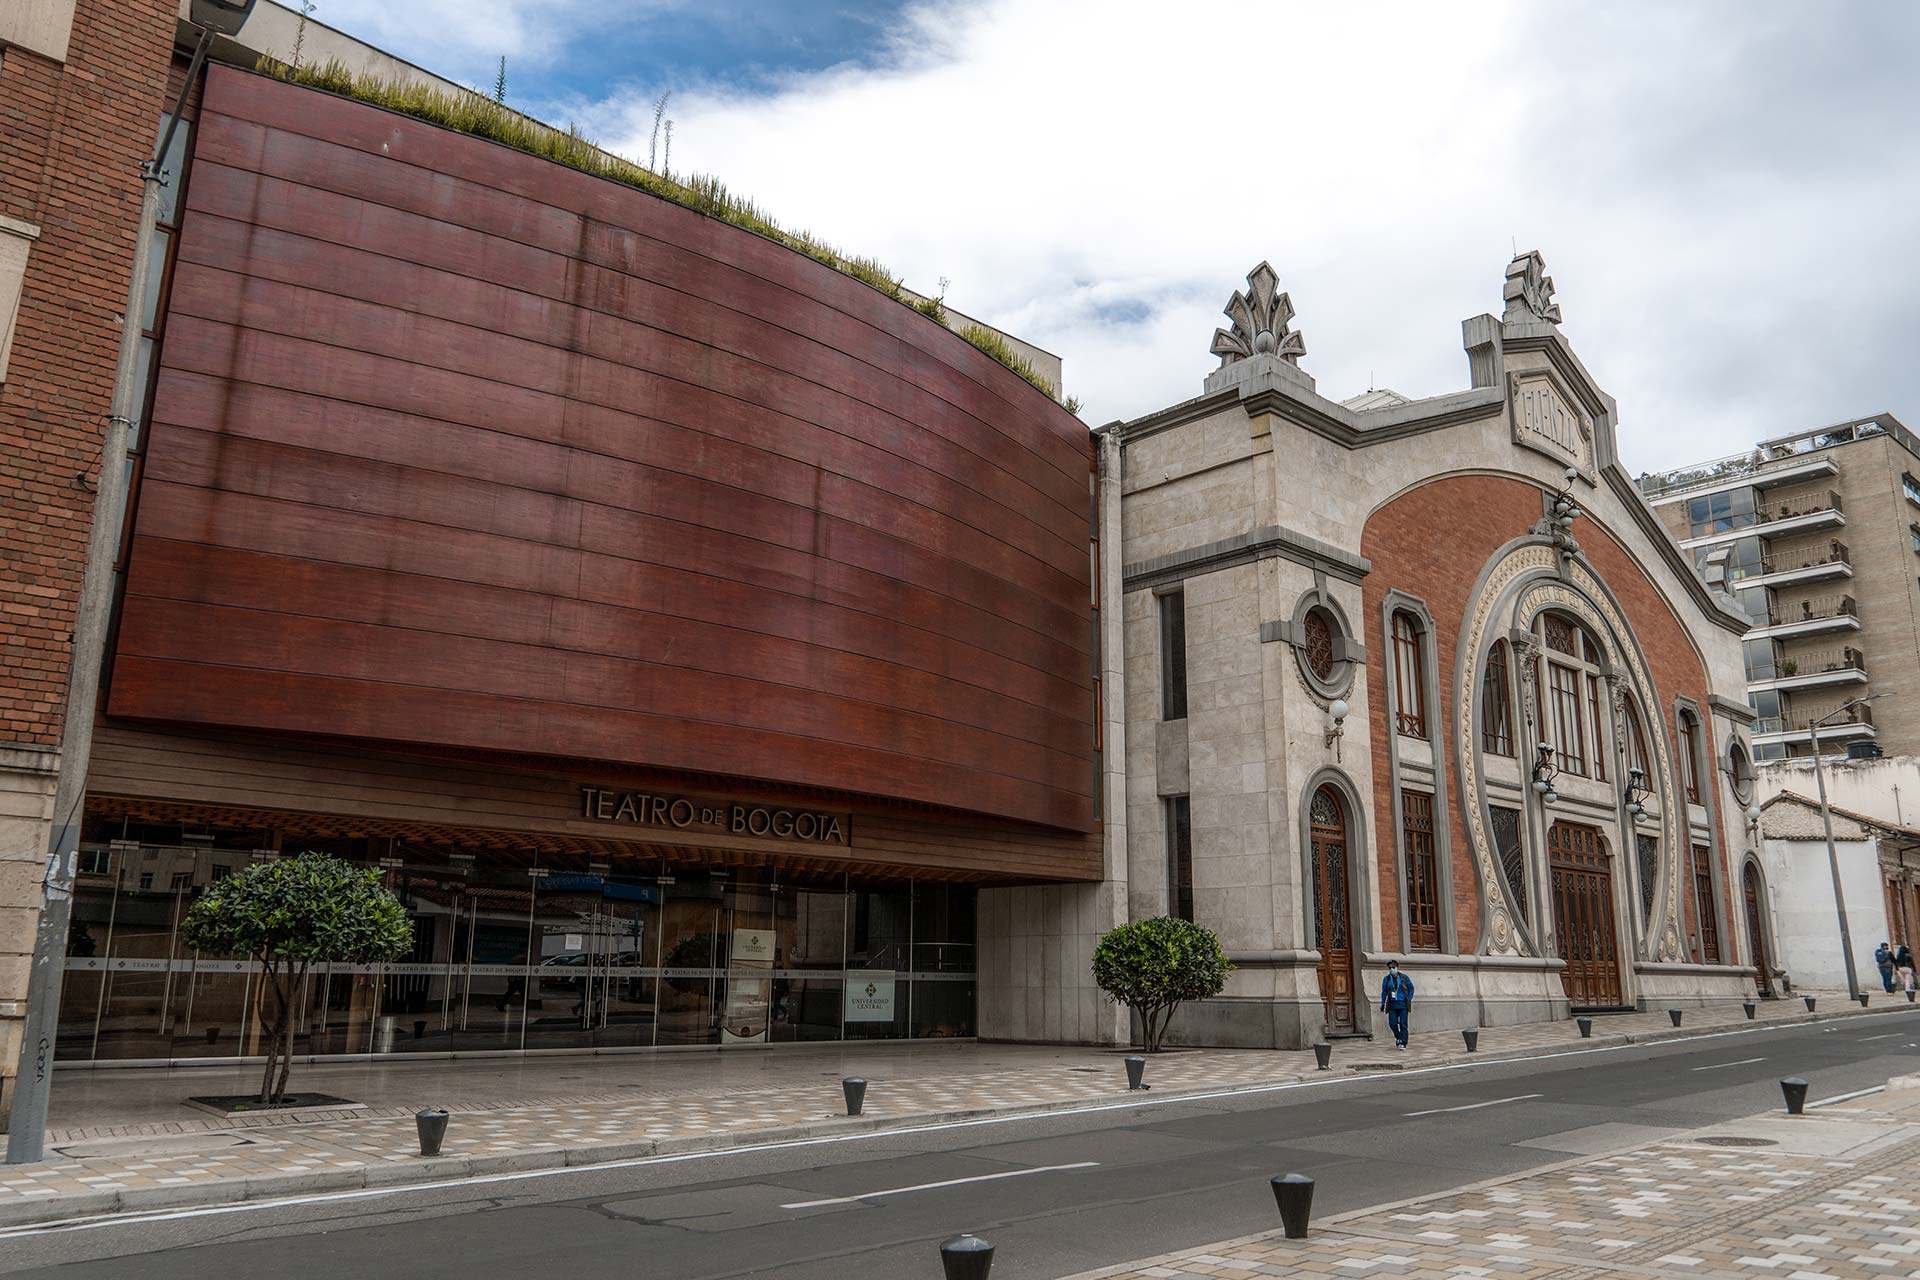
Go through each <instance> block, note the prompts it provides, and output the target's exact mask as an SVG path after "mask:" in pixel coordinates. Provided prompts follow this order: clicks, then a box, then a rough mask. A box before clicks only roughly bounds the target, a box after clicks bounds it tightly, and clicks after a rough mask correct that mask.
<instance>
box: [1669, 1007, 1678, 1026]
mask: <svg viewBox="0 0 1920 1280" xmlns="http://www.w3.org/2000/svg"><path fill="white" fill-rule="evenodd" d="M1667 1016H1668V1017H1669V1018H1672V1019H1673V1025H1674V1026H1676V1027H1677V1026H1679V1025H1680V1011H1679V1010H1678V1009H1669V1010H1667Z"/></svg>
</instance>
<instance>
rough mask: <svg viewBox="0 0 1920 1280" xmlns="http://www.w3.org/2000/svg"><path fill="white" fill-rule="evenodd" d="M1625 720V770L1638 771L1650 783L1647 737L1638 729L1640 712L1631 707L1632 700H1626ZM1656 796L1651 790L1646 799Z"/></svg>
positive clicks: (1654, 790) (1651, 773)
mask: <svg viewBox="0 0 1920 1280" xmlns="http://www.w3.org/2000/svg"><path fill="white" fill-rule="evenodd" d="M1626 720H1627V768H1628V769H1629V770H1632V769H1638V770H1639V771H1640V772H1641V774H1642V775H1644V776H1645V777H1646V778H1647V780H1648V781H1649V782H1651V781H1652V780H1653V770H1652V769H1650V768H1648V766H1647V735H1646V731H1645V730H1643V729H1642V728H1641V727H1640V712H1639V710H1638V709H1637V708H1635V706H1634V705H1633V700H1632V699H1628V700H1627V715H1626ZM1658 794H1659V791H1658V789H1657V788H1653V789H1652V794H1650V795H1649V796H1648V797H1647V798H1648V799H1652V798H1653V797H1654V796H1656V795H1658Z"/></svg>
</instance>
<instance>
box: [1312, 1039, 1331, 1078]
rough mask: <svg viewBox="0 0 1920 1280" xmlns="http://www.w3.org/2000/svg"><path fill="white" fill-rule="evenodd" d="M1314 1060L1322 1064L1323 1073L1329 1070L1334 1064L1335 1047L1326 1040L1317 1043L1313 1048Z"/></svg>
mask: <svg viewBox="0 0 1920 1280" xmlns="http://www.w3.org/2000/svg"><path fill="white" fill-rule="evenodd" d="M1313 1060H1314V1061H1315V1062H1318V1063H1319V1064H1320V1069H1321V1070H1322V1071H1325V1070H1327V1069H1328V1067H1329V1066H1331V1065H1332V1063H1333V1046H1332V1045H1330V1044H1328V1043H1327V1042H1326V1041H1325V1040H1321V1041H1319V1042H1317V1043H1316V1044H1315V1045H1314V1046H1313Z"/></svg>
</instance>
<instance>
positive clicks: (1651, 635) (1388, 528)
mask: <svg viewBox="0 0 1920 1280" xmlns="http://www.w3.org/2000/svg"><path fill="white" fill-rule="evenodd" d="M1540 502H1541V499H1540V489H1539V488H1538V487H1537V486H1535V485H1531V484H1527V483H1525V482H1522V481H1519V480H1511V479H1504V478H1500V477H1495V476H1454V477H1449V478H1446V479H1442V480H1436V481H1434V482H1432V483H1430V484H1427V485H1423V486H1421V487H1420V488H1418V489H1415V490H1413V491H1412V492H1410V493H1407V494H1404V495H1402V496H1401V497H1399V498H1396V499H1395V500H1394V501H1392V502H1390V503H1388V504H1387V505H1386V506H1384V507H1382V508H1381V509H1380V510H1378V511H1376V512H1375V513H1374V514H1373V516H1372V517H1371V518H1370V519H1369V520H1368V521H1367V527H1366V532H1365V534H1364V535H1363V537H1362V539H1361V554H1362V555H1365V556H1366V557H1367V558H1369V559H1370V560H1372V561H1373V572H1372V573H1370V574H1368V575H1367V578H1366V582H1365V586H1364V593H1365V601H1366V610H1365V611H1366V622H1365V625H1366V631H1367V646H1368V651H1367V660H1368V663H1369V665H1370V666H1371V668H1372V670H1371V675H1370V678H1371V680H1372V681H1373V687H1374V688H1376V689H1384V688H1385V687H1386V685H1385V682H1386V681H1388V680H1390V679H1392V662H1393V650H1392V646H1391V644H1390V643H1389V641H1388V637H1387V636H1386V635H1385V634H1384V632H1385V628H1384V624H1383V623H1382V621H1381V618H1380V606H1381V604H1382V602H1383V601H1384V600H1385V598H1386V593H1387V592H1388V591H1390V590H1394V589H1398V590H1401V591H1404V592H1407V593H1408V594H1410V595H1415V596H1418V597H1420V598H1421V599H1423V600H1425V601H1426V602H1427V606H1428V608H1429V609H1430V610H1431V611H1432V613H1433V619H1434V628H1435V631H1436V632H1437V634H1436V635H1435V637H1434V642H1435V645H1436V650H1437V653H1436V656H1437V657H1438V659H1439V670H1440V672H1441V679H1442V683H1443V684H1445V683H1446V682H1447V681H1448V679H1449V673H1451V672H1452V671H1453V670H1454V659H1455V653H1456V650H1457V648H1458V643H1459V636H1460V628H1461V624H1462V621H1463V620H1464V618H1465V616H1466V612H1467V609H1468V604H1469V599H1468V598H1469V596H1470V595H1471V593H1472V591H1473V584H1474V581H1475V579H1476V578H1477V577H1478V576H1479V574H1480V571H1481V570H1482V569H1483V568H1484V567H1485V566H1486V564H1487V561H1488V559H1489V558H1490V557H1491V556H1492V555H1493V554H1494V552H1495V551H1496V550H1497V549H1498V548H1499V547H1500V546H1501V545H1502V544H1504V543H1506V542H1508V541H1511V540H1512V539H1514V538H1517V537H1520V536H1521V535H1523V534H1525V533H1526V532H1527V530H1528V528H1529V527H1530V526H1532V525H1533V524H1534V523H1535V522H1536V521H1538V520H1539V519H1540V512H1541V505H1540ZM1441 530H1444V531H1445V536H1444V537H1440V536H1436V534H1437V532H1438V531H1441ZM1575 532H1576V534H1577V535H1578V536H1579V539H1580V546H1581V549H1582V550H1583V551H1585V552H1586V555H1587V559H1588V561H1589V563H1590V564H1591V565H1592V566H1593V569H1594V570H1595V572H1596V573H1598V574H1599V576H1600V578H1601V580H1602V581H1604V582H1606V583H1607V585H1608V586H1610V587H1611V588H1612V589H1613V591H1614V594H1615V595H1616V596H1617V597H1618V599H1619V602H1620V607H1621V611H1622V612H1623V613H1624V614H1625V615H1626V617H1628V618H1630V619H1632V620H1633V622H1634V623H1635V624H1636V626H1637V628H1638V632H1637V634H1638V637H1639V640H1640V645H1641V648H1642V649H1643V651H1644V652H1645V654H1646V658H1647V664H1648V668H1649V671H1650V673H1651V675H1652V677H1653V680H1654V684H1655V687H1656V690H1655V691H1656V693H1657V696H1658V698H1659V700H1660V706H1661V708H1662V711H1661V714H1662V715H1663V716H1664V717H1665V719H1666V720H1667V721H1669V722H1670V721H1671V719H1672V716H1671V714H1670V709H1671V707H1672V704H1673V699H1674V698H1676V697H1681V696H1684V697H1689V698H1692V699H1694V701H1695V702H1696V703H1698V704H1699V705H1700V706H1701V707H1702V708H1703V709H1704V708H1705V707H1706V705H1707V680H1706V670H1705V667H1704V666H1703V664H1702V663H1701V661H1700V656H1699V654H1698V652H1697V651H1696V650H1695V648H1694V645H1693V641H1692V639H1691V637H1690V636H1689V634H1688V632H1687V629H1686V626H1685V625H1684V624H1683V623H1682V622H1681V620H1680V618H1679V616H1678V615H1677V614H1676V613H1675V612H1674V610H1673V608H1672V606H1671V605H1669V604H1668V603H1667V600H1666V597H1665V596H1663V595H1662V594H1661V593H1660V590H1659V589H1658V588H1657V587H1656V586H1655V585H1654V583H1653V581H1652V580H1651V579H1650V578H1649V577H1648V576H1647V574H1646V573H1645V572H1644V571H1643V570H1642V569H1641V568H1640V566H1639V564H1638V562H1637V561H1636V560H1635V559H1634V558H1633V555H1632V553H1631V552H1629V551H1628V550H1627V548H1626V547H1625V546H1624V545H1623V544H1622V543H1621V542H1620V541H1619V540H1617V539H1616V538H1614V537H1613V536H1612V535H1611V534H1609V533H1608V532H1607V531H1606V530H1604V529H1602V528H1600V527H1599V526H1598V524H1597V523H1596V522H1595V521H1594V520H1593V518H1592V517H1591V516H1588V517H1584V518H1582V519H1581V521H1580V524H1579V527H1578V528H1577V529H1576V530H1575ZM1703 625H1704V624H1703ZM1514 711H1515V714H1516V715H1517V714H1518V713H1519V706H1518V705H1517V704H1516V705H1515V708H1514ZM1456 712H1457V708H1455V707H1453V706H1451V705H1449V704H1448V702H1447V700H1445V699H1443V700H1442V706H1441V711H1440V716H1441V720H1442V722H1443V723H1441V724H1436V725H1431V726H1429V732H1430V734H1431V737H1432V740H1433V741H1434V742H1435V743H1436V744H1442V743H1444V744H1447V745H1448V746H1449V747H1451V745H1452V743H1453V735H1454V733H1456V732H1457V731H1458V724H1457V722H1456V721H1455V719H1454V716H1455V714H1456ZM1370 721H1371V722H1370V724H1369V729H1370V732H1371V735H1372V744H1373V751H1374V758H1375V759H1376V760H1381V761H1384V760H1386V759H1387V758H1388V753H1389V752H1390V751H1391V750H1392V749H1393V740H1392V737H1391V734H1390V731H1389V729H1388V726H1387V722H1386V711H1385V700H1384V699H1383V698H1375V699H1374V701H1373V707H1372V711H1371V716H1370ZM1702 721H1703V724H1702V729H1703V732H1704V733H1705V734H1706V735H1707V738H1708V741H1707V742H1706V743H1705V744H1703V748H1704V750H1706V751H1707V752H1709V753H1711V752H1712V751H1713V744H1712V740H1711V735H1712V732H1713V729H1712V724H1711V717H1710V716H1707V715H1703V716H1702ZM1671 732H1672V729H1671V727H1669V733H1671ZM1449 773H1450V777H1453V778H1457V776H1458V772H1457V765H1456V766H1453V767H1452V768H1451V769H1450V770H1449ZM1390 786H1391V783H1390V782H1389V780H1388V771H1387V770H1386V769H1385V768H1377V769H1375V771H1374V806H1375V809H1374V811H1375V813H1377V814H1380V815H1382V817H1381V822H1383V823H1385V822H1386V821H1387V818H1386V816H1385V815H1389V814H1391V813H1392V812H1393V797H1392V795H1391V794H1390V790H1389V788H1390ZM1448 820H1449V825H1450V828H1451V840H1452V859H1451V864H1452V865H1451V872H1452V876H1453V892H1454V916H1455V924H1456V927H1457V929H1458V933H1459V938H1460V945H1461V948H1462V949H1463V950H1467V949H1470V948H1471V947H1472V945H1473V942H1474V940H1475V939H1477V938H1478V937H1479V934H1480V901H1479V894H1478V890H1477V887H1476V881H1475V879H1474V870H1473V856H1472V852H1471V846H1470V845H1469V844H1468V842H1467V833H1466V826H1465V820H1464V817H1463V815H1462V813H1461V810H1460V805H1459V802H1458V797H1457V796H1449V797H1448ZM1722 822H1723V837H1724V815H1723V816H1722ZM1397 839H1398V833H1397V832H1393V831H1389V830H1386V829H1384V828H1383V829H1382V830H1380V832H1379V833H1378V838H1377V841H1376V845H1375V849H1374V856H1375V858H1376V860H1377V863H1378V867H1379V877H1380V916H1381V934H1382V942H1383V945H1384V946H1385V947H1386V948H1387V949H1388V950H1399V949H1400V948H1401V946H1402V940H1401V935H1400V893H1401V886H1400V883H1399V881H1398V878H1397V876H1396V873H1395V864H1394V841H1395V840H1397ZM1723 847H1725V845H1724V838H1723ZM1616 853H1617V854H1618V855H1619V856H1621V857H1630V856H1631V854H1632V851H1631V850H1617V851H1616ZM1681 865H1682V866H1684V865H1685V862H1684V858H1683V860H1682V863H1681ZM1721 874H1722V875H1723V876H1724V874H1725V868H1724V862H1723V865H1722V867H1721ZM1625 885H1626V879H1625V877H1624V876H1618V877H1616V878H1615V891H1616V892H1625ZM1721 891H1722V892H1727V889H1726V888H1724V887H1723V888H1722V890H1721ZM1723 932H1724V930H1723Z"/></svg>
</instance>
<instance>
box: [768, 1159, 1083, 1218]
mask: <svg viewBox="0 0 1920 1280" xmlns="http://www.w3.org/2000/svg"><path fill="white" fill-rule="evenodd" d="M1099 1165H1100V1162H1099V1161H1098V1160H1082V1161H1080V1162H1079V1163H1078V1164H1047V1165H1041V1166H1039V1167H1038V1168H1034V1169H1009V1170H1007V1171H1006V1172H1005V1173H983V1174H980V1175H979V1176H977V1177H973V1178H948V1179H947V1180H946V1181H945V1182H922V1183H920V1184H919V1185H918V1186H912V1187H888V1188H887V1189H886V1190H885V1191H868V1192H864V1193H862V1194H860V1195H857V1196H834V1197H833V1198H832V1199H830V1200H801V1201H798V1202H796V1203H794V1204H783V1205H781V1206H780V1207H781V1208H782V1209H824V1208H825V1207H826V1206H828V1205H830V1204H858V1203H860V1202H861V1201H862V1200H878V1199H879V1198H880V1197H881V1196H904V1195H906V1194H907V1193H909V1192H912V1191H938V1190H939V1189H940V1188H942V1187H961V1186H965V1185H966V1184H967V1183H969V1182H993V1181H995V1180H997V1179H1000V1178H1024V1177H1026V1176H1027V1175H1028V1174H1030V1173H1059V1172H1060V1171H1061V1170H1063V1169H1096V1168H1098V1167H1099Z"/></svg>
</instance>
